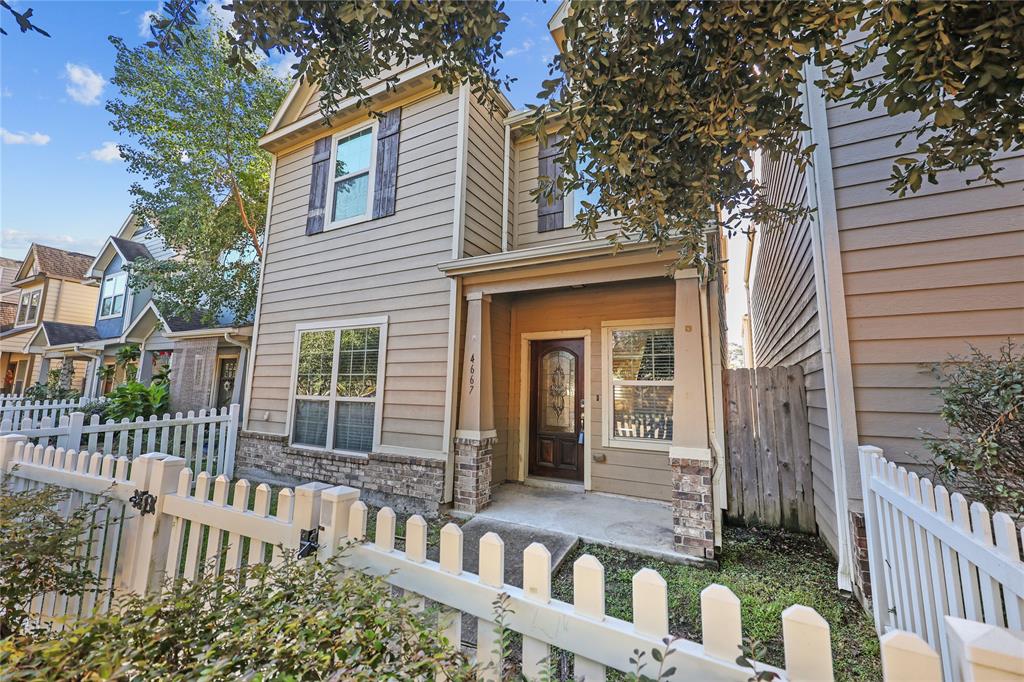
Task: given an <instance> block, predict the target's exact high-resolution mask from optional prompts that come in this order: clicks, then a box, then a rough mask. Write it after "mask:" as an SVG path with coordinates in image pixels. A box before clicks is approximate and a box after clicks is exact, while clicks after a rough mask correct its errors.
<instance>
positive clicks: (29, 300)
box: [14, 289, 43, 327]
mask: <svg viewBox="0 0 1024 682" xmlns="http://www.w3.org/2000/svg"><path fill="white" fill-rule="evenodd" d="M42 298H43V290H42V289H31V290H29V291H23V292H21V301H20V302H19V303H18V317H17V319H16V320H15V322H14V324H15V326H18V327H21V326H27V325H30V324H35V323H36V322H38V321H39V302H40V301H41V300H42Z"/></svg>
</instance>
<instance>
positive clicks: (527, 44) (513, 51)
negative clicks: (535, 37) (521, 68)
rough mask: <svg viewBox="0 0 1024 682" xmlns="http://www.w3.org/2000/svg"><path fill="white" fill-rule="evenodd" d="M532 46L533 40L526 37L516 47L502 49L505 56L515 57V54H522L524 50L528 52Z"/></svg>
mask: <svg viewBox="0 0 1024 682" xmlns="http://www.w3.org/2000/svg"><path fill="white" fill-rule="evenodd" d="M532 47H533V41H532V40H530V39H529V38H527V39H526V40H524V41H523V42H522V44H521V45H519V46H518V47H510V48H508V49H507V50H505V51H504V52H505V56H506V57H515V56H516V55H517V54H523V53H524V52H529V51H530V48H532Z"/></svg>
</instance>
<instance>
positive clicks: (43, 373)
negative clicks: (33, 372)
mask: <svg viewBox="0 0 1024 682" xmlns="http://www.w3.org/2000/svg"><path fill="white" fill-rule="evenodd" d="M49 374H50V358H48V357H46V356H45V355H40V356H39V374H38V375H37V379H36V381H37V382H38V383H40V384H45V383H46V382H47V381H49V379H50V377H49Z"/></svg>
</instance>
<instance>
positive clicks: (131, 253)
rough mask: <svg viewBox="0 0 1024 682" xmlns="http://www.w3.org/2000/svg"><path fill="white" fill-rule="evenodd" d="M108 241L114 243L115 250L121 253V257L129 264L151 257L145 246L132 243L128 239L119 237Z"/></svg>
mask: <svg viewBox="0 0 1024 682" xmlns="http://www.w3.org/2000/svg"><path fill="white" fill-rule="evenodd" d="M110 241H112V242H114V245H115V246H117V250H118V251H120V252H121V255H122V256H124V257H125V259H127V261H128V262H129V263H134V262H135V261H136V260H138V259H139V258H152V257H153V255H152V254H151V253H150V252H149V249H147V248H146V245H145V244H140V243H139V242H133V241H131V240H129V239H121V238H120V237H111V238H110Z"/></svg>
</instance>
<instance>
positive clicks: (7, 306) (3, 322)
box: [0, 258, 21, 332]
mask: <svg viewBox="0 0 1024 682" xmlns="http://www.w3.org/2000/svg"><path fill="white" fill-rule="evenodd" d="M20 267H21V261H20V260H15V259H13V258H0V332H5V331H7V330H8V329H11V328H12V327H14V318H16V317H17V316H18V302H19V300H20V299H21V291H20V290H19V289H18V288H17V287H16V286H14V284H13V282H14V277H15V275H17V274H18V269H19V268H20Z"/></svg>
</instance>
